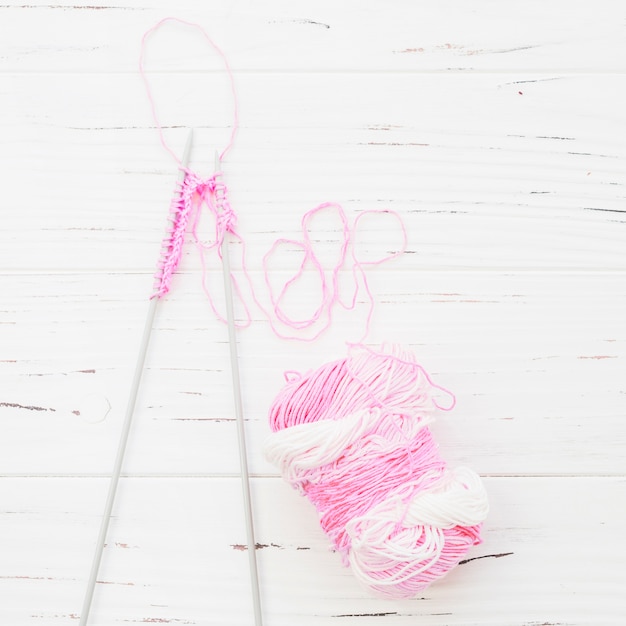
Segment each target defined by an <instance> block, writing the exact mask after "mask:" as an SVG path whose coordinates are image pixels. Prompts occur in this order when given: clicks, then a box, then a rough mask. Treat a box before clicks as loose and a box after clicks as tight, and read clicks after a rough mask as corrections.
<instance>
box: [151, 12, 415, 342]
mask: <svg viewBox="0 0 626 626" xmlns="http://www.w3.org/2000/svg"><path fill="white" fill-rule="evenodd" d="M166 24H178V25H182V26H184V27H187V28H192V29H194V30H196V31H198V32H199V33H200V34H201V35H202V37H203V38H204V39H205V40H206V41H207V43H208V44H209V46H210V47H211V48H212V49H213V51H214V52H215V53H216V54H217V55H218V56H219V57H220V59H221V60H222V62H223V64H224V68H225V71H226V73H227V75H228V78H229V82H230V88H231V92H232V97H233V125H232V129H231V134H230V139H229V142H228V144H227V145H226V146H225V148H224V149H223V150H222V152H221V154H220V156H219V160H220V161H221V160H222V159H223V158H224V156H225V155H226V154H227V152H228V151H229V150H230V148H231V147H232V146H233V143H234V141H235V136H236V134H237V131H238V128H239V105H238V99H237V92H236V88H235V82H234V77H233V73H232V70H231V67H230V64H229V62H228V59H227V58H226V55H225V54H224V52H223V51H222V49H221V48H220V47H219V46H218V45H217V44H216V43H215V42H214V41H213V40H212V39H211V37H210V36H209V35H208V33H207V32H206V31H205V30H204V29H203V28H202V27H201V26H200V25H199V24H195V23H193V22H188V21H186V20H181V19H179V18H175V17H166V18H164V19H162V20H160V21H159V22H157V24H155V25H154V26H153V27H152V28H150V29H149V30H148V31H146V32H145V33H144V35H143V37H142V40H141V50H140V57H139V71H140V75H141V78H142V80H143V83H144V85H145V89H146V92H147V95H148V100H149V102H150V108H151V112H152V117H153V119H154V123H155V125H156V128H157V130H158V133H159V139H160V142H161V144H162V146H163V147H164V149H165V150H166V151H167V152H168V153H169V154H170V155H171V156H172V157H173V158H174V160H175V161H176V162H177V163H179V164H180V159H179V157H178V156H177V154H176V153H175V151H174V150H173V149H172V148H171V147H170V146H169V145H168V143H167V142H166V140H165V135H164V133H163V126H162V124H161V122H160V120H159V116H158V113H157V107H156V103H155V100H154V97H153V94H152V90H151V87H150V82H149V80H148V77H147V73H146V67H145V66H146V59H145V57H146V48H147V43H148V41H149V39H150V37H151V36H152V35H153V34H154V33H155V31H157V30H158V29H160V28H161V27H163V26H164V25H166ZM202 207H206V209H207V212H208V213H209V214H210V215H211V217H212V219H214V220H215V227H214V228H215V232H214V237H213V239H212V241H210V242H208V243H204V242H202V241H201V239H200V237H199V235H198V225H199V222H200V218H201V212H202ZM328 211H333V212H336V214H337V216H338V218H339V223H340V240H339V244H338V254H337V258H336V261H334V263H330V264H329V263H328V262H327V261H325V260H323V259H322V257H321V256H320V255H318V254H317V253H316V251H315V245H314V242H313V240H312V239H311V224H312V221H313V219H314V218H315V216H317V215H318V214H320V213H322V212H328ZM376 214H379V215H384V214H387V215H391V216H393V217H395V218H396V220H397V221H398V224H399V227H400V231H401V235H402V242H401V245H400V247H399V248H398V250H396V251H395V252H390V253H389V254H387V255H385V256H383V257H381V258H379V259H376V260H373V261H366V260H360V259H359V258H358V253H357V250H356V244H357V239H358V231H359V227H360V224H361V220H362V219H363V218H364V217H365V216H368V215H376ZM172 220H173V227H172V229H171V231H170V233H169V235H168V237H167V238H166V240H165V241H164V255H163V260H162V262H161V263H160V264H159V267H158V270H157V275H156V283H157V284H156V286H155V293H154V294H153V297H154V296H158V297H162V296H163V295H165V294H166V293H167V291H168V290H169V284H170V281H171V277H172V275H173V273H174V271H175V270H176V268H177V267H178V264H179V262H180V259H181V255H182V248H183V244H184V240H185V234H186V229H187V227H188V225H189V224H191V236H192V239H193V241H194V243H195V246H196V249H197V251H198V255H199V257H200V265H201V271H202V289H203V291H204V293H205V294H206V296H207V298H208V300H209V303H210V307H211V309H212V311H213V312H214V314H215V315H216V317H217V318H218V319H220V320H221V321H222V322H225V317H224V315H222V314H221V313H220V312H219V311H218V309H217V307H216V305H215V302H214V300H213V297H212V296H211V292H210V289H208V287H207V277H208V274H207V271H208V270H207V257H208V256H209V255H211V254H214V253H216V254H217V257H218V258H219V259H220V261H221V250H220V248H221V243H222V241H223V239H224V236H225V234H226V233H227V232H229V233H231V234H232V235H233V237H234V238H235V239H236V240H237V241H238V242H239V243H240V244H241V272H242V274H243V277H244V278H243V283H245V285H246V290H247V291H248V292H249V294H250V298H251V300H252V301H253V302H254V303H255V304H256V306H257V307H258V308H259V309H260V311H261V312H262V313H263V315H264V316H265V317H266V318H267V320H268V321H269V325H270V328H271V330H272V332H273V333H274V334H275V335H276V336H277V337H279V338H281V339H289V340H298V341H305V342H312V341H315V340H317V339H318V338H319V337H320V336H321V335H322V334H324V333H325V332H326V331H327V330H328V329H329V328H330V326H331V324H332V322H333V316H334V313H335V311H336V309H337V308H338V307H339V308H342V309H344V310H346V311H352V310H354V309H355V308H356V306H357V304H358V302H359V294H360V293H363V294H364V296H363V298H364V300H365V303H366V305H367V314H366V319H365V324H364V331H363V334H362V336H361V338H360V339H359V341H360V342H362V341H364V340H365V338H366V337H367V336H368V335H369V332H370V327H371V321H372V317H373V313H374V308H375V298H374V295H373V293H372V290H371V288H370V285H369V281H368V277H367V272H366V268H367V267H369V266H374V265H380V264H382V263H385V262H387V261H390V260H392V259H394V258H395V257H397V256H399V255H400V254H402V253H403V252H404V251H405V249H406V230H405V228H404V224H403V223H402V220H401V218H400V216H399V215H398V214H397V213H395V212H393V211H389V210H382V211H378V210H377V211H363V212H362V213H360V214H359V215H357V217H356V218H355V219H354V222H353V223H352V224H350V220H349V219H348V217H347V215H346V213H345V211H344V210H343V208H342V207H341V206H340V205H339V204H336V203H332V202H325V203H322V204H320V205H319V206H317V207H315V208H313V209H311V210H309V211H307V212H306V213H305V214H304V215H303V217H302V219H301V224H300V227H301V239H300V240H296V239H286V238H279V239H277V240H275V241H274V243H273V244H272V246H271V247H270V249H269V250H268V252H267V253H266V254H265V256H264V257H263V260H262V266H263V276H264V282H265V286H266V288H267V293H268V297H269V305H263V304H262V303H261V301H260V298H259V297H258V296H257V293H256V290H255V288H254V284H253V282H252V279H251V277H250V273H249V270H248V267H247V263H246V244H245V241H244V239H243V237H241V236H240V234H239V233H238V232H237V230H236V224H237V216H236V214H235V212H234V210H233V209H232V207H231V205H230V202H229V199H228V195H227V188H226V185H224V183H223V174H222V172H215V173H214V174H213V176H212V177H211V178H210V179H207V180H204V181H203V180H202V179H201V178H200V177H199V176H198V175H197V174H195V173H194V172H192V171H191V170H189V169H187V170H185V180H184V183H183V184H182V185H181V189H180V194H177V197H176V198H175V200H174V201H173V203H172ZM281 246H290V247H292V248H296V249H299V250H301V251H302V260H301V263H300V265H299V266H298V267H297V269H296V270H295V272H294V273H293V274H292V275H291V277H289V278H288V279H287V280H286V281H285V282H284V283H283V284H282V287H280V288H278V289H275V288H274V286H273V285H272V282H271V281H270V269H269V264H270V261H271V258H272V256H273V255H274V254H275V253H276V251H277V250H278V249H279V247H281ZM311 269H312V270H313V271H314V273H315V276H316V278H317V280H318V281H319V290H320V296H319V301H318V302H317V304H316V306H315V308H314V310H313V312H312V313H311V314H310V315H308V316H305V317H302V318H299V317H296V316H293V315H290V314H288V313H287V310H286V305H285V302H286V300H287V298H288V295H289V293H291V292H292V290H294V289H296V287H297V285H298V283H299V282H300V281H301V280H302V279H303V278H304V275H305V272H308V271H309V270H311ZM343 271H347V272H349V273H350V275H351V278H352V287H351V295H350V296H348V297H346V296H345V295H344V294H343V293H342V289H341V286H340V278H341V274H342V272H343ZM231 279H232V284H233V290H234V293H235V294H236V297H237V299H238V300H239V302H240V304H241V306H242V307H243V309H244V321H243V322H237V324H236V325H237V326H238V327H239V328H245V327H247V326H249V325H250V324H251V321H252V315H251V313H250V308H249V306H248V304H247V301H246V298H245V297H244V289H243V286H242V284H241V281H238V280H237V277H236V276H235V274H234V273H233V272H231Z"/></svg>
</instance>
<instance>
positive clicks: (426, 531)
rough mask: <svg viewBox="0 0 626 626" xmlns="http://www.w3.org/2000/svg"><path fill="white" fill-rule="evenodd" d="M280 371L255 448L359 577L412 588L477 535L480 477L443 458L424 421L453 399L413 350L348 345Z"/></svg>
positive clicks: (374, 585)
mask: <svg viewBox="0 0 626 626" xmlns="http://www.w3.org/2000/svg"><path fill="white" fill-rule="evenodd" d="M287 381H288V382H287V385H286V386H285V387H284V388H283V390H282V391H281V392H280V393H279V394H278V396H277V397H276V398H275V400H274V403H273V405H272V406H271V408H270V412H269V422H270V427H271V430H272V431H273V432H272V434H271V435H270V436H269V438H268V440H267V442H266V444H265V454H266V456H267V458H268V460H269V461H270V462H272V463H273V464H274V465H276V466H277V467H278V468H279V469H280V471H281V473H282V475H283V478H284V479H285V480H286V481H287V482H288V483H290V484H291V485H292V486H293V487H294V488H295V489H297V490H298V491H299V492H300V493H301V494H302V495H306V496H307V498H308V499H309V500H310V501H311V502H312V504H313V505H314V506H315V508H316V509H317V512H318V515H319V521H320V525H321V527H322V529H323V530H324V531H325V532H326V534H327V535H328V537H329V538H330V539H331V541H332V544H333V547H334V549H335V550H336V551H337V552H338V553H339V554H340V555H341V557H342V560H343V563H344V565H346V566H349V567H350V568H351V569H352V571H353V572H354V574H355V575H356V577H357V579H358V580H359V581H360V582H361V583H362V584H363V585H364V586H365V587H367V588H369V589H370V590H371V591H373V592H374V593H375V594H377V595H381V596H384V597H389V598H410V597H414V596H415V595H416V594H417V593H418V592H420V591H421V590H423V589H424V588H425V587H427V586H428V585H429V584H430V583H432V582H433V581H435V580H436V579H438V578H440V577H441V576H443V575H444V574H446V573H447V572H448V571H449V570H450V569H452V568H453V567H454V566H456V565H457V564H458V562H459V561H460V560H461V559H462V558H463V556H464V555H465V554H466V553H467V551H468V550H469V549H470V548H471V547H472V546H475V545H477V544H479V543H480V542H481V539H480V530H481V524H482V522H483V521H484V519H485V518H486V516H487V512H488V502H487V495H486V492H485V489H484V487H483V485H482V482H481V480H480V478H479V477H478V475H477V474H476V473H474V472H473V471H472V470H470V469H468V468H463V467H458V468H455V469H451V468H449V467H447V465H446V463H445V461H444V460H443V459H442V458H441V457H440V456H439V454H438V450H437V445H436V443H435V441H434V438H433V436H432V434H431V432H430V430H429V429H428V424H429V423H430V422H431V421H432V419H433V414H434V412H435V411H436V409H438V408H439V409H444V410H449V409H451V408H452V407H453V406H454V398H453V396H452V394H450V392H447V391H446V390H445V389H443V388H442V387H439V386H438V385H436V384H435V383H433V381H432V380H431V379H430V377H429V375H428V374H427V372H426V371H425V370H424V369H423V368H422V367H421V366H420V365H419V364H418V363H417V362H416V360H415V357H414V355H413V354H411V353H410V352H408V351H405V350H402V349H400V348H399V347H397V346H394V347H391V348H386V347H383V348H381V349H380V350H372V349H370V348H367V347H365V346H352V347H351V349H350V352H349V354H348V357H347V358H344V359H342V360H339V361H334V362H332V363H327V364H325V365H322V366H321V367H320V368H318V369H317V370H315V371H312V372H309V373H307V374H305V375H298V374H295V373H293V372H290V373H289V374H288V377H287ZM442 393H444V394H448V395H449V397H450V398H451V399H452V400H451V402H450V403H449V405H448V406H442V405H441V404H439V403H438V401H437V399H436V397H437V396H439V395H441V394H442Z"/></svg>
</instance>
